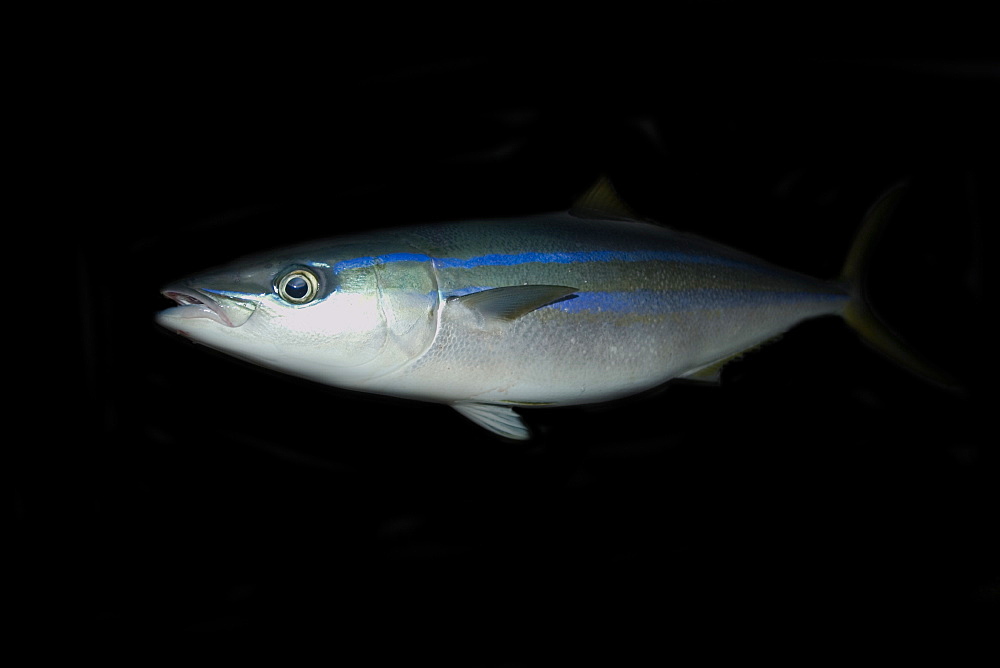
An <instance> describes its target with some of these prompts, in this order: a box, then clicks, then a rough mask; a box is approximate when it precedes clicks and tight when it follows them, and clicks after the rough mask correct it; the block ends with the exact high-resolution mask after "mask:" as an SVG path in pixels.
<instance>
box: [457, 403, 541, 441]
mask: <svg viewBox="0 0 1000 668" xmlns="http://www.w3.org/2000/svg"><path fill="white" fill-rule="evenodd" d="M451 406H452V408H454V409H455V410H456V411H458V412H459V413H461V414H462V415H464V416H465V417H467V418H468V419H470V420H472V421H473V422H475V423H476V424H478V425H479V426H480V427H482V428H484V429H487V430H489V431H491V432H493V433H494V434H498V435H500V436H503V437H504V438H510V439H513V440H515V441H526V440H528V439H529V438H531V433H530V432H529V431H528V427H527V426H526V425H525V424H524V420H522V419H521V416H520V415H518V414H517V413H515V412H514V409H513V408H511V407H510V406H499V405H497V404H486V403H480V402H476V401H462V402H458V403H454V404H452V405H451Z"/></svg>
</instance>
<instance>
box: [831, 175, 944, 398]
mask: <svg viewBox="0 0 1000 668" xmlns="http://www.w3.org/2000/svg"><path fill="white" fill-rule="evenodd" d="M905 188H906V184H905V183H899V184H897V185H895V186H893V187H892V188H890V189H889V190H888V191H887V192H886V193H885V194H883V195H882V196H881V197H880V198H879V199H878V201H876V202H875V204H873V205H872V207H871V208H870V209H869V210H868V213H867V214H865V217H864V220H863V221H862V223H861V229H860V230H859V231H858V234H857V236H856V237H855V239H854V243H853V244H852V246H851V249H850V252H849V253H848V255H847V260H846V261H845V262H844V267H843V270H842V271H841V274H840V280H841V282H842V283H843V284H844V285H846V286H847V288H848V290H849V293H850V295H851V299H850V301H849V302H848V304H847V306H846V308H845V309H844V313H843V316H844V320H846V321H847V324H848V325H850V326H851V328H852V329H854V330H855V331H856V332H857V333H858V334H859V335H860V336H861V338H862V339H863V340H864V341H865V342H867V343H868V344H869V345H870V346H872V347H873V348H875V349H876V350H877V351H879V352H880V353H882V354H883V355H885V356H886V357H888V358H889V359H890V360H892V361H894V362H895V363H896V364H898V365H900V366H901V367H903V368H905V369H908V370H909V371H911V372H912V373H915V374H916V375H918V376H921V377H923V378H925V379H927V380H929V381H931V382H933V383H936V384H938V385H942V386H944V387H950V388H954V387H957V383H956V381H955V380H954V379H953V378H952V377H951V376H949V375H948V374H947V373H945V372H943V371H942V370H940V369H937V368H935V367H934V366H932V365H931V364H929V363H928V362H926V361H925V360H924V359H923V358H922V356H920V355H919V354H918V353H917V352H915V351H914V350H913V349H912V348H911V347H910V346H908V345H907V344H906V343H905V342H904V341H903V340H902V339H901V338H900V337H899V336H898V335H897V334H896V333H895V332H893V331H892V329H891V328H890V327H889V326H888V325H886V324H885V323H884V322H883V321H882V320H881V319H880V318H879V316H878V315H877V314H876V313H875V311H874V309H873V308H872V306H871V304H870V303H869V301H868V299H867V296H866V294H865V279H866V272H867V268H868V267H869V266H870V263H869V259H870V257H871V255H872V249H873V248H874V247H875V245H876V242H877V240H878V238H879V237H880V236H881V233H882V230H883V229H884V227H885V224H886V222H887V221H888V220H889V217H890V216H891V215H892V212H893V210H894V209H895V208H896V205H897V204H898V203H899V200H900V198H901V197H902V195H903V192H904V191H905Z"/></svg>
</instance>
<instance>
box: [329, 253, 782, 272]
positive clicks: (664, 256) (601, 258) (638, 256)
mask: <svg viewBox="0 0 1000 668" xmlns="http://www.w3.org/2000/svg"><path fill="white" fill-rule="evenodd" d="M430 260H433V261H434V264H436V265H437V266H438V267H440V268H442V269H474V268H476V267H512V266H516V265H521V264H529V263H532V262H545V263H552V264H572V263H575V262H648V261H651V260H660V261H665V262H689V263H692V264H711V265H719V266H728V267H749V268H753V269H756V270H758V271H759V270H760V269H761V268H762V267H761V266H759V265H755V264H751V263H749V262H742V261H740V260H733V259H730V258H725V257H719V256H715V255H698V254H692V253H681V252H677V251H652V250H642V251H572V252H560V253H510V254H506V253H490V254H487V255H479V256H476V257H470V258H457V257H443V258H432V257H431V256H429V255H424V254H422V253H387V254H385V255H376V256H366V257H358V258H353V259H350V260H342V261H340V262H338V263H337V264H335V265H334V267H333V272H334V273H335V274H339V273H341V272H343V271H348V270H351V269H361V268H364V267H371V266H374V265H376V264H387V263H390V262H428V261H430Z"/></svg>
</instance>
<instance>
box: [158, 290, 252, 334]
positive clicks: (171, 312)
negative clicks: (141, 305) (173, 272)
mask: <svg viewBox="0 0 1000 668" xmlns="http://www.w3.org/2000/svg"><path fill="white" fill-rule="evenodd" d="M162 294H163V296H164V297H166V298H167V299H171V300H173V301H174V302H176V304H177V306H174V307H172V308H168V309H166V310H164V311H161V312H160V313H158V314H157V316H156V321H157V322H158V323H159V324H160V325H162V326H164V327H166V328H168V329H174V330H177V331H178V332H180V333H184V332H185V331H186V330H187V329H189V328H191V327H199V326H205V325H207V323H206V322H198V321H211V322H214V323H216V324H217V325H222V326H224V327H239V326H241V325H243V324H244V323H245V322H246V321H247V320H249V319H250V316H251V315H253V313H254V311H255V310H256V309H257V304H258V300H256V299H251V298H250V295H241V296H236V295H234V294H232V293H223V292H222V291H209V290H206V289H199V288H192V287H190V286H187V285H172V286H168V287H166V288H164V289H163V290H162Z"/></svg>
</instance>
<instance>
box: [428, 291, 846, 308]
mask: <svg viewBox="0 0 1000 668" xmlns="http://www.w3.org/2000/svg"><path fill="white" fill-rule="evenodd" d="M489 289H490V288H488V287H468V288H462V289H461V290H454V291H452V292H449V293H448V295H447V296H448V297H460V296H462V295H466V294H470V293H473V292H480V291H482V290H489ZM847 300H848V296H847V295H844V294H839V293H822V292H779V291H774V290H726V289H718V288H702V289H695V290H627V291H612V292H604V291H581V292H575V293H573V294H572V295H571V296H569V297H567V298H566V299H562V300H560V301H557V302H555V303H553V304H549V305H547V306H543V307H542V308H551V309H557V310H559V311H562V312H564V313H631V314H635V315H655V314H663V313H671V312H676V311H696V310H701V309H717V308H735V307H740V306H744V307H755V306H764V305H773V304H789V303H792V304H794V303H802V302H810V301H812V302H835V301H847Z"/></svg>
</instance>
